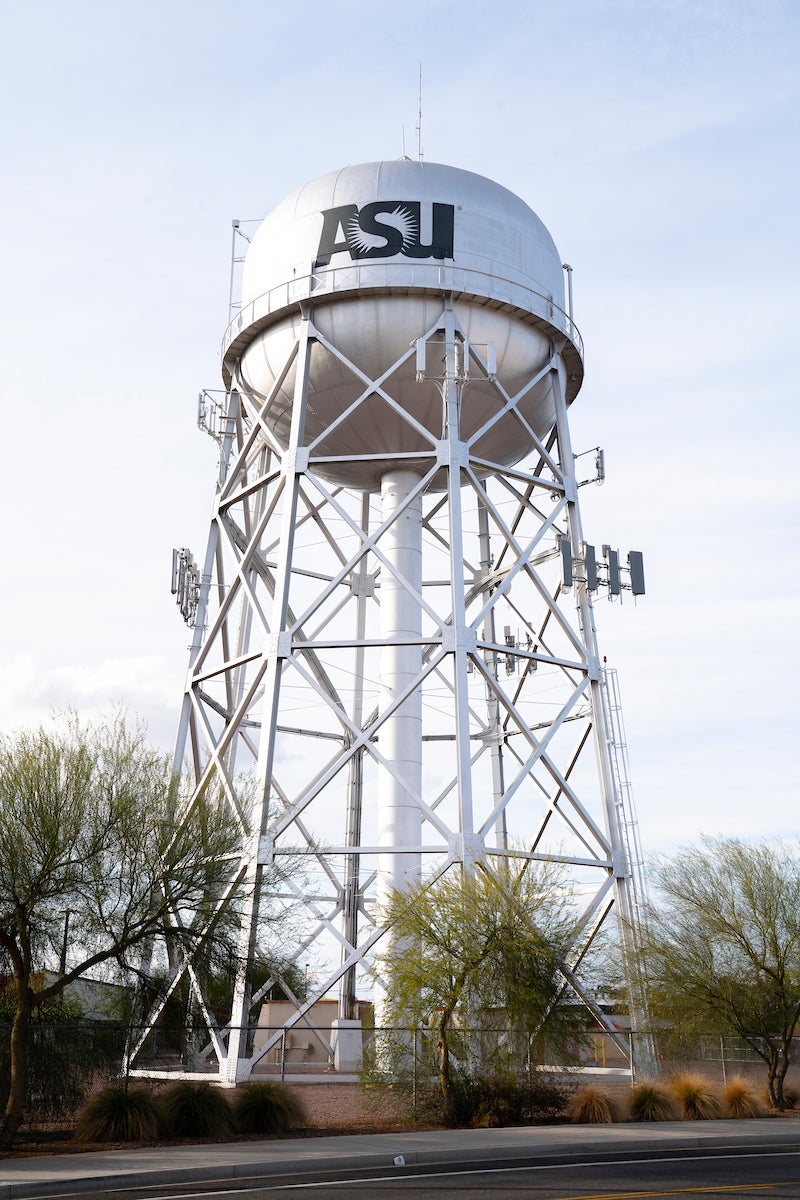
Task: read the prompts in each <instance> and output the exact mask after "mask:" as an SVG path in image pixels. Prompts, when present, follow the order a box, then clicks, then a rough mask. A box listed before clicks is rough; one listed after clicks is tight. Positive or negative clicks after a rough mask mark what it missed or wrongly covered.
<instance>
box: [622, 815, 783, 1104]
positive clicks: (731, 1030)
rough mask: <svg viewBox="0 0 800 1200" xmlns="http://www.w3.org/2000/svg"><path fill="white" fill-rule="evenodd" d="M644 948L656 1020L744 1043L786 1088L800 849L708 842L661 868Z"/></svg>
mask: <svg viewBox="0 0 800 1200" xmlns="http://www.w3.org/2000/svg"><path fill="white" fill-rule="evenodd" d="M655 878H656V883H657V888H658V892H659V893H660V898H659V903H658V904H657V905H654V906H653V910H652V912H651V914H650V919H649V921H648V932H647V933H646V940H645V944H644V947H643V955H644V962H645V969H646V974H647V977H648V980H649V990H650V1001H651V1007H652V1011H653V1012H654V1014H655V1015H656V1016H658V1017H660V1018H662V1019H665V1020H666V1022H667V1023H668V1025H669V1026H671V1027H672V1028H674V1029H676V1030H679V1031H680V1032H681V1033H682V1034H683V1033H690V1032H698V1033H699V1032H711V1031H716V1032H719V1033H723V1034H732V1035H734V1036H736V1037H739V1038H741V1040H742V1041H743V1042H745V1043H746V1044H747V1045H748V1046H749V1047H751V1049H752V1050H754V1051H755V1053H756V1054H757V1055H759V1057H760V1058H762V1059H763V1060H764V1063H765V1064H766V1068H767V1080H768V1087H769V1095H770V1100H771V1102H772V1104H773V1105H774V1107H775V1108H777V1109H779V1110H782V1109H783V1107H784V1100H783V1084H784V1080H785V1078H786V1072H787V1070H788V1067H789V1063H790V1061H791V1053H792V1039H793V1038H794V1035H795V1031H796V1029H797V1023H798V1020H799V1019H800V847H798V845H797V844H787V843H784V842H777V841H761V842H755V843H749V842H745V841H741V840H739V839H738V838H708V839H704V841H703V844H702V846H700V847H689V848H687V849H683V850H681V851H679V852H678V853H677V854H676V855H675V856H674V857H673V858H672V859H669V860H664V861H662V862H660V863H659V864H658V865H657V867H656V872H655Z"/></svg>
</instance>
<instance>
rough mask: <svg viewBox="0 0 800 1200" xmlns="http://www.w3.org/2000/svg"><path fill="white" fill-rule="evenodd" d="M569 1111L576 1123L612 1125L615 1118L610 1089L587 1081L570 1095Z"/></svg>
mask: <svg viewBox="0 0 800 1200" xmlns="http://www.w3.org/2000/svg"><path fill="white" fill-rule="evenodd" d="M568 1112H569V1117H570V1120H571V1121H573V1122H574V1123H575V1124H576V1125H610V1124H611V1122H612V1121H613V1120H614V1114H613V1113H612V1111H611V1100H610V1098H609V1094H608V1091H607V1090H606V1088H604V1087H600V1086H599V1085H598V1084H596V1083H587V1084H585V1086H584V1087H581V1088H578V1090H577V1091H576V1092H574V1093H573V1095H572V1096H570V1098H569V1104H568Z"/></svg>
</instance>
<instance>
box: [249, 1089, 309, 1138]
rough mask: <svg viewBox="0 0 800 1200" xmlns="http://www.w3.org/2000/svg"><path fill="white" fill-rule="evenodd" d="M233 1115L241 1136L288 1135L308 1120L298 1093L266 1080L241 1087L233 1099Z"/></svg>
mask: <svg viewBox="0 0 800 1200" xmlns="http://www.w3.org/2000/svg"><path fill="white" fill-rule="evenodd" d="M233 1113H234V1116H235V1118H236V1125H237V1128H238V1129H239V1131H240V1133H266V1134H270V1133H288V1131H289V1130H290V1129H293V1128H295V1127H296V1126H298V1125H302V1124H303V1123H304V1121H305V1119H306V1114H305V1109H304V1108H303V1103H302V1101H301V1100H300V1098H299V1097H298V1096H297V1094H296V1093H295V1092H292V1091H290V1089H289V1088H288V1087H286V1085H285V1084H283V1083H278V1082H273V1081H272V1080H267V1079H265V1080H257V1081H255V1082H253V1083H247V1084H245V1086H244V1087H243V1088H240V1089H239V1090H238V1091H237V1092H236V1094H235V1096H234V1098H233Z"/></svg>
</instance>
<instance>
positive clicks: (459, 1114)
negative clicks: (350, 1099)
mask: <svg viewBox="0 0 800 1200" xmlns="http://www.w3.org/2000/svg"><path fill="white" fill-rule="evenodd" d="M452 1083H453V1091H454V1093H455V1099H456V1113H455V1120H454V1122H453V1123H454V1125H458V1126H466V1125H470V1126H472V1127H473V1128H496V1127H498V1126H500V1125H532V1124H542V1123H546V1122H555V1121H558V1120H560V1119H561V1118H563V1116H564V1114H565V1112H566V1101H567V1094H566V1092H565V1091H564V1089H563V1088H562V1087H561V1086H560V1085H559V1084H557V1083H555V1082H554V1081H553V1080H552V1079H550V1078H549V1077H548V1076H545V1075H541V1076H540V1075H536V1074H534V1075H533V1076H532V1078H530V1079H526V1080H524V1081H521V1080H518V1079H513V1078H509V1077H506V1076H502V1075H500V1076H488V1077H487V1076H483V1077H481V1076H477V1077H476V1078H472V1077H471V1076H469V1075H467V1074H466V1073H458V1074H454V1075H453V1079H452ZM402 1094H403V1095H404V1096H405V1098H406V1100H408V1092H407V1090H406V1089H404V1091H403V1093H402ZM413 1119H414V1120H415V1121H418V1122H422V1123H434V1122H440V1121H441V1120H442V1093H441V1090H440V1088H439V1086H438V1084H435V1083H427V1084H426V1085H425V1086H423V1087H421V1088H419V1089H418V1090H417V1093H416V1103H415V1107H414V1110H413Z"/></svg>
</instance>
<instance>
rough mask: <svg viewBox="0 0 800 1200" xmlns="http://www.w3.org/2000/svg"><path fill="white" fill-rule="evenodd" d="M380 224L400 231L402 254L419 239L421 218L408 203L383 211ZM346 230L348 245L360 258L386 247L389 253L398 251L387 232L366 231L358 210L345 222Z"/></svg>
mask: <svg viewBox="0 0 800 1200" xmlns="http://www.w3.org/2000/svg"><path fill="white" fill-rule="evenodd" d="M380 225H381V226H389V227H391V228H392V229H396V230H397V231H398V232H399V234H400V236H401V238H402V243H401V245H400V248H399V253H400V254H405V253H406V251H407V250H408V248H409V246H413V245H414V244H415V243H417V242H418V241H419V218H418V217H417V216H416V215H415V214H414V212H413V211H412V209H410V208H409V207H408V205H407V204H402V203H399V204H396V205H395V206H394V208H393V209H391V210H390V211H389V212H383V213H381V219H380ZM344 231H345V237H346V238H347V244H348V246H349V247H350V249H351V251H352V252H353V253H354V254H355V255H356V256H357V257H358V258H362V257H363V256H364V255H365V254H367V253H369V252H370V251H375V250H384V249H385V250H386V251H387V253H389V254H397V253H398V251H397V250H396V249H395V248H394V246H391V248H390V239H389V238H388V237H387V235H386V234H385V233H382V232H381V233H377V232H376V233H372V232H366V231H365V230H363V229H362V228H361V224H360V214H359V213H358V212H354V213H353V214H352V215H351V216H350V217H349V218H348V220H347V221H346V222H345V223H344Z"/></svg>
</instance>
